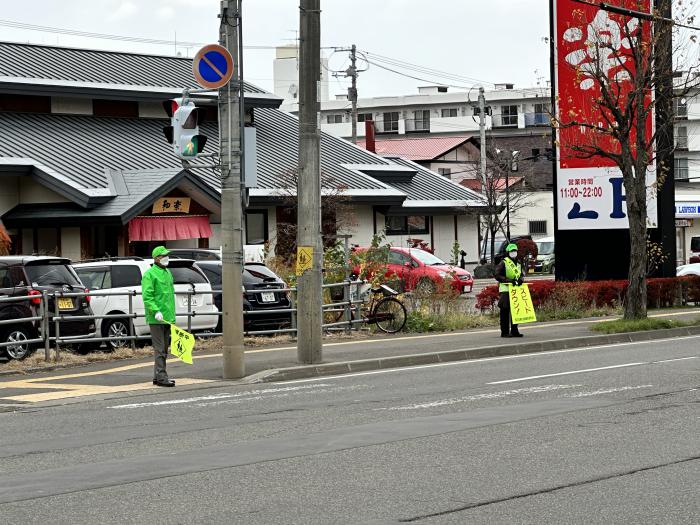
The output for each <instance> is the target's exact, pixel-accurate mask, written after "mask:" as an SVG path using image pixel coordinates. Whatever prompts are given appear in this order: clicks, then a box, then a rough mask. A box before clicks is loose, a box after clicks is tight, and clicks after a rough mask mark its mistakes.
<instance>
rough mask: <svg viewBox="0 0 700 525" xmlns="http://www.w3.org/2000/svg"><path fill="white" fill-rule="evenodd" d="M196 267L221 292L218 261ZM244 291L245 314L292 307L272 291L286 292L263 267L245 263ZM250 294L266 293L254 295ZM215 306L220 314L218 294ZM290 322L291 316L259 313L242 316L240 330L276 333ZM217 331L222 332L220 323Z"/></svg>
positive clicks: (286, 296) (220, 306)
mask: <svg viewBox="0 0 700 525" xmlns="http://www.w3.org/2000/svg"><path fill="white" fill-rule="evenodd" d="M197 266H198V267H199V268H201V270H202V271H203V272H204V273H205V275H206V276H207V277H208V278H209V280H210V281H211V284H212V287H213V288H214V289H215V290H216V289H218V290H221V289H222V279H221V262H220V261H199V262H198V263H197ZM243 287H244V288H245V290H246V293H245V294H244V295H243V310H244V311H264V310H283V309H286V308H290V306H291V302H290V301H289V296H288V294H287V293H286V292H277V291H275V290H278V289H283V288H286V287H287V285H286V283H285V282H284V281H283V280H282V279H281V278H280V277H279V276H278V275H277V274H275V273H274V272H273V271H272V270H270V269H269V268H268V267H267V266H265V265H264V264H262V263H245V269H244V270H243ZM253 290H258V291H259V290H265V291H264V292H258V293H254V292H253ZM214 304H216V307H217V308H218V309H219V311H222V310H223V307H222V294H221V293H218V294H215V295H214ZM291 320H292V314H291V313H290V312H285V313H267V314H264V313H260V314H253V315H246V316H244V318H243V326H244V330H245V331H246V332H250V331H255V330H278V329H280V328H283V327H285V326H289V325H291ZM216 331H217V332H221V320H219V324H218V325H217V327H216Z"/></svg>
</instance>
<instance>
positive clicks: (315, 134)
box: [297, 0, 323, 364]
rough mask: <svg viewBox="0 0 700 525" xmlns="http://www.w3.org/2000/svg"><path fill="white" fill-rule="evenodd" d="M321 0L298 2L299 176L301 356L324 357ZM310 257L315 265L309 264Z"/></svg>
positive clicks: (306, 358) (303, 358)
mask: <svg viewBox="0 0 700 525" xmlns="http://www.w3.org/2000/svg"><path fill="white" fill-rule="evenodd" d="M320 3H321V2H320V0H301V5H300V6H299V11H300V12H299V15H300V16H299V21H300V23H299V39H300V42H299V177H298V183H297V202H298V206H297V210H298V212H297V213H298V216H297V225H298V227H297V273H298V274H300V275H299V277H298V279H297V308H298V312H297V319H298V322H297V357H298V360H299V362H300V363H307V364H311V363H320V362H321V358H322V341H321V336H322V333H321V330H322V323H321V322H322V315H321V313H322V312H321V309H322V300H321V294H322V284H323V279H322V274H321V264H322V261H323V246H322V243H321V162H320V145H321V135H320V133H319V129H318V127H319V125H318V115H319V109H320V107H319V106H320V103H319V91H320V83H321V6H320ZM307 262H309V263H310V264H307Z"/></svg>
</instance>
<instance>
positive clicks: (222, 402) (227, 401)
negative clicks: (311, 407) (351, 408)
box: [196, 385, 369, 407]
mask: <svg viewBox="0 0 700 525" xmlns="http://www.w3.org/2000/svg"><path fill="white" fill-rule="evenodd" d="M366 388H369V385H350V386H336V387H333V388H320V389H315V390H313V391H312V392H309V391H306V392H300V391H297V392H283V393H280V394H271V395H265V396H252V397H241V398H238V399H223V400H220V401H204V402H203V403H197V405H196V406H198V407H207V406H218V405H238V404H240V403H246V402H248V401H260V400H261V399H279V398H282V397H289V396H290V394H295V393H296V394H301V393H313V395H318V394H328V393H338V392H344V391H353V390H362V389H366Z"/></svg>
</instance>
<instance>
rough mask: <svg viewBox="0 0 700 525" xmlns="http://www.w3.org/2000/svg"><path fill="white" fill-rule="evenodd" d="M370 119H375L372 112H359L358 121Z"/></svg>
mask: <svg viewBox="0 0 700 525" xmlns="http://www.w3.org/2000/svg"><path fill="white" fill-rule="evenodd" d="M368 120H374V119H373V118H372V113H358V114H357V121H358V122H366V121H368Z"/></svg>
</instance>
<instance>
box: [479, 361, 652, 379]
mask: <svg viewBox="0 0 700 525" xmlns="http://www.w3.org/2000/svg"><path fill="white" fill-rule="evenodd" d="M648 364H650V363H649V362H647V361H642V362H639V363H624V364H622V365H611V366H601V367H598V368H584V369H582V370H569V371H568V372H557V373H555V374H542V375H541V376H527V377H518V378H515V379H504V380H503V381H492V382H490V383H486V384H487V385H503V384H506V383H518V382H520V381H530V380H532V379H544V378H545V377H558V376H570V375H573V374H585V373H587V372H598V371H600V370H611V369H614V368H625V367H629V366H640V365H648Z"/></svg>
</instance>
